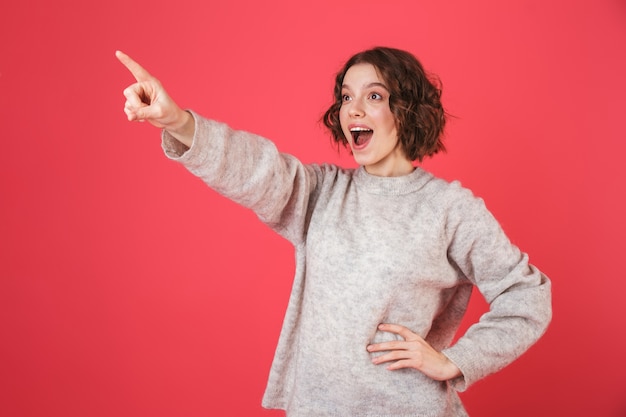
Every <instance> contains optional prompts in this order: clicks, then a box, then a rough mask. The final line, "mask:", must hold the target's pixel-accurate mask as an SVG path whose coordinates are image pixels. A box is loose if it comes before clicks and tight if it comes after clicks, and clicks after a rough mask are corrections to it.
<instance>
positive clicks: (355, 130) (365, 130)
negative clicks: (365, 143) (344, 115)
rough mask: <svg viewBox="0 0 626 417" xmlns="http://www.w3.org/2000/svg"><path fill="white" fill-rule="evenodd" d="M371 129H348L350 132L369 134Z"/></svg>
mask: <svg viewBox="0 0 626 417" xmlns="http://www.w3.org/2000/svg"><path fill="white" fill-rule="evenodd" d="M371 130H372V129H368V128H366V127H353V128H352V129H350V132H369V131H371Z"/></svg>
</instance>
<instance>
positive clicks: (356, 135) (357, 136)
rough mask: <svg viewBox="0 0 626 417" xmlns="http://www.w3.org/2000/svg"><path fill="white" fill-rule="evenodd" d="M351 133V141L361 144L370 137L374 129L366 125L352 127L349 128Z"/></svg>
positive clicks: (357, 144)
mask: <svg viewBox="0 0 626 417" xmlns="http://www.w3.org/2000/svg"><path fill="white" fill-rule="evenodd" d="M350 133H351V134H352V142H353V143H354V144H355V145H356V146H363V145H365V144H366V143H367V142H369V140H370V139H371V138H372V134H373V133H374V131H373V130H372V129H368V128H366V127H353V128H351V129H350Z"/></svg>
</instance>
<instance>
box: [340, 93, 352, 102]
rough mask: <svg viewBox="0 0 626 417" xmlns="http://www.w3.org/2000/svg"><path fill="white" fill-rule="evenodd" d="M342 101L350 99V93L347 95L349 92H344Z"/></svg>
mask: <svg viewBox="0 0 626 417" xmlns="http://www.w3.org/2000/svg"><path fill="white" fill-rule="evenodd" d="M341 101H350V96H349V95H347V94H343V95H342V96H341Z"/></svg>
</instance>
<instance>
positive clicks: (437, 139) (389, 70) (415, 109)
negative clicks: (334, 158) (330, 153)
mask: <svg viewBox="0 0 626 417" xmlns="http://www.w3.org/2000/svg"><path fill="white" fill-rule="evenodd" d="M356 64H371V65H373V66H374V67H375V68H376V70H377V72H378V74H379V76H381V78H382V79H383V81H384V82H385V84H386V85H387V87H388V89H389V92H390V95H389V107H390V109H391V112H392V113H393V115H394V117H395V119H396V129H397V130H398V139H399V141H400V143H401V144H402V148H403V150H404V152H405V154H406V156H407V157H408V158H409V159H410V160H411V161H415V160H419V161H420V162H421V161H422V160H423V159H424V157H426V156H432V155H434V154H436V153H437V152H439V151H445V150H446V149H445V146H444V144H443V141H442V136H443V130H444V126H445V124H446V112H445V110H444V108H443V106H442V104H441V82H440V80H439V78H437V77H436V76H433V75H430V74H426V72H425V71H424V68H423V66H422V64H421V63H420V62H419V61H418V60H417V58H415V56H413V55H412V54H410V53H409V52H406V51H403V50H400V49H394V48H387V47H376V48H373V49H369V50H366V51H363V52H359V53H357V54H356V55H354V56H352V58H350V59H349V60H348V61H347V62H346V64H345V65H344V67H343V68H342V69H341V71H339V73H337V76H336V78H335V87H334V91H333V95H334V103H333V104H332V105H331V106H330V107H329V108H328V110H326V112H325V113H324V116H323V117H322V122H323V123H324V125H325V126H326V127H327V128H328V129H329V130H330V132H331V134H332V139H333V141H334V142H336V143H338V144H343V145H344V146H347V145H348V140H347V139H346V137H345V136H344V134H343V131H342V129H341V123H340V121H339V109H340V108H341V104H342V97H341V96H342V95H341V88H342V85H343V79H344V76H345V75H346V72H347V71H348V69H349V68H350V67H352V66H353V65H356Z"/></svg>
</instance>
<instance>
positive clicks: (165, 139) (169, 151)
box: [161, 110, 198, 160]
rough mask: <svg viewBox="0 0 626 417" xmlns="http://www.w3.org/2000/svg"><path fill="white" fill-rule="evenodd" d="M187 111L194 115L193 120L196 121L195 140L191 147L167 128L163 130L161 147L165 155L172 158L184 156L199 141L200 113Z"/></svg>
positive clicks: (176, 158) (177, 158)
mask: <svg viewBox="0 0 626 417" xmlns="http://www.w3.org/2000/svg"><path fill="white" fill-rule="evenodd" d="M186 111H187V112H188V113H189V114H191V117H193V122H194V134H193V141H192V143H191V148H189V147H187V145H185V144H183V143H181V142H179V141H178V140H177V139H176V138H174V136H172V135H171V134H170V133H169V132H168V131H167V130H163V131H162V132H161V147H162V148H163V151H164V152H165V155H166V156H167V157H168V158H170V159H172V160H179V159H181V158H183V157H184V156H185V154H186V153H187V152H188V151H190V150H191V149H193V148H195V146H194V145H195V144H196V143H197V137H198V115H197V114H196V113H195V112H193V111H191V110H186Z"/></svg>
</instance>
